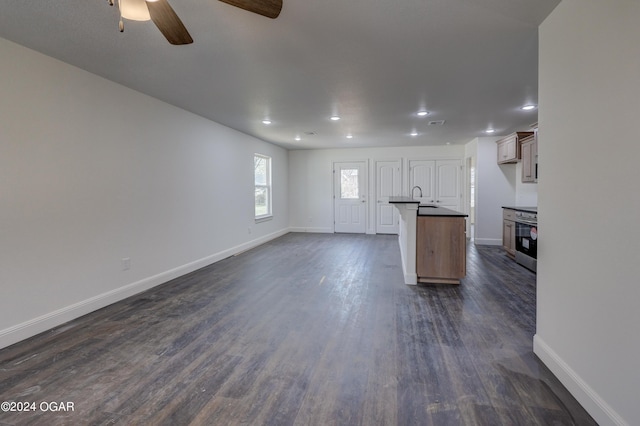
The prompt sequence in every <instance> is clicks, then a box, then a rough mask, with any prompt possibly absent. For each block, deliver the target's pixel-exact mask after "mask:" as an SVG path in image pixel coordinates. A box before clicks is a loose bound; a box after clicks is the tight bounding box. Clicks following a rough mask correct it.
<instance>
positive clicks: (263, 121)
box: [262, 118, 271, 124]
mask: <svg viewBox="0 0 640 426" xmlns="http://www.w3.org/2000/svg"><path fill="white" fill-rule="evenodd" d="M262 124H271V120H269V119H268V118H265V119H264V120H262Z"/></svg>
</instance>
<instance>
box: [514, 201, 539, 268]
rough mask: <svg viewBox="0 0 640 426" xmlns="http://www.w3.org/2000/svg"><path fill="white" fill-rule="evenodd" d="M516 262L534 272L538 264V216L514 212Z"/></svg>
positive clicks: (530, 213)
mask: <svg viewBox="0 0 640 426" xmlns="http://www.w3.org/2000/svg"><path fill="white" fill-rule="evenodd" d="M515 219H516V220H515V222H516V262H518V263H519V264H521V265H522V266H524V267H526V268H528V269H530V270H532V271H533V272H536V269H537V263H538V260H537V259H538V215H537V214H536V213H532V212H521V211H517V212H516V217H515Z"/></svg>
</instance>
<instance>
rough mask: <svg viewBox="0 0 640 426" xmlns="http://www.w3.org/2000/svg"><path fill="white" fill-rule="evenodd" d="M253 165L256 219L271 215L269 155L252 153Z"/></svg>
mask: <svg viewBox="0 0 640 426" xmlns="http://www.w3.org/2000/svg"><path fill="white" fill-rule="evenodd" d="M253 166H254V167H253V169H254V172H253V173H254V181H255V185H256V200H255V209H256V219H263V218H267V217H271V216H272V212H271V157H267V156H264V155H260V154H254V156H253Z"/></svg>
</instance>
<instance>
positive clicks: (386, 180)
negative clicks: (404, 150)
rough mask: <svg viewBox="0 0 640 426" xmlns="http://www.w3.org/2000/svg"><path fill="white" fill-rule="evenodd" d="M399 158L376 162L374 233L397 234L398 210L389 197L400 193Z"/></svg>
mask: <svg viewBox="0 0 640 426" xmlns="http://www.w3.org/2000/svg"><path fill="white" fill-rule="evenodd" d="M400 179H401V174H400V160H397V161H377V162H376V233H377V234H397V233H398V221H399V212H398V209H397V208H395V207H393V206H392V205H391V204H389V197H393V196H399V195H401V193H402V184H401V181H400Z"/></svg>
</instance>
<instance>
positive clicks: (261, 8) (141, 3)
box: [107, 0, 282, 45]
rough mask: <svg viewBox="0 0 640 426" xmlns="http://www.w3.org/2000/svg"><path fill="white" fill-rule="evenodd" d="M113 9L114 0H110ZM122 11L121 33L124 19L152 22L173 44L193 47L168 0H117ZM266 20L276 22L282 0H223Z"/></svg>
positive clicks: (187, 32) (187, 33) (191, 39)
mask: <svg viewBox="0 0 640 426" xmlns="http://www.w3.org/2000/svg"><path fill="white" fill-rule="evenodd" d="M107 1H108V2H109V4H110V5H111V6H113V4H114V0H107ZM117 1H118V6H119V8H120V22H119V28H120V32H123V31H124V22H123V21H122V18H125V19H130V20H133V21H148V20H151V21H153V23H154V24H155V25H156V27H158V29H159V30H160V32H161V33H162V35H164V36H165V38H166V39H167V41H168V42H169V43H171V44H176V45H180V44H190V43H193V38H191V35H190V34H189V31H187V28H186V27H185V26H184V24H183V23H182V21H181V20H180V18H179V17H178V15H177V14H176V12H175V11H174V10H173V8H172V7H171V6H170V5H169V2H168V1H167V0H117ZM220 1H222V2H224V3H227V4H230V5H232V6H236V7H239V8H241V9H244V10H248V11H249V12H254V13H257V14H258V15H262V16H266V17H267V18H271V19H275V18H277V17H278V15H280V11H281V10H282V0H220Z"/></svg>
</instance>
